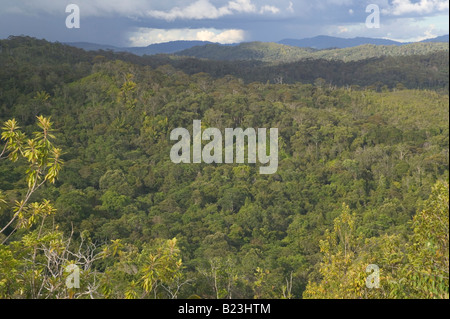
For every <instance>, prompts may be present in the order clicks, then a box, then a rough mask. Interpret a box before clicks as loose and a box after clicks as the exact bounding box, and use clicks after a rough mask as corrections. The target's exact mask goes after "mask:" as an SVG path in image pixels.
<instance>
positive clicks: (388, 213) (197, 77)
mask: <svg viewBox="0 0 450 319" xmlns="http://www.w3.org/2000/svg"><path fill="white" fill-rule="evenodd" d="M158 61H159V62H158ZM162 62H164V63H162ZM166 62H167V63H166ZM220 63H222V64H220ZM243 63H244V62H243ZM248 63H250V62H248ZM302 63H303V64H302ZM352 63H353V64H352ZM352 63H350V64H346V63H344V62H337V61H335V62H332V61H325V60H317V61H316V60H314V61H313V60H311V61H306V62H297V64H286V65H281V66H273V65H266V64H263V63H256V64H254V65H253V67H250V64H248V68H249V69H250V68H253V70H254V71H253V72H254V73H249V74H246V76H244V75H243V74H242V73H239V74H238V73H237V72H238V71H237V70H235V71H236V73H235V74H234V76H233V75H230V74H233V72H228V70H233V69H232V66H231V64H227V63H224V62H211V61H206V62H205V61H199V60H194V59H179V58H170V57H167V56H160V57H143V58H140V57H136V56H132V55H128V54H114V53H112V52H85V51H83V50H80V49H75V48H71V47H68V46H64V45H61V44H51V43H48V42H46V41H40V40H35V39H30V38H11V39H10V40H3V41H0V127H1V132H2V135H1V140H0V243H1V244H0V297H1V298H250V299H252V298H257V299H260V298H448V297H449V288H448V287H449V286H448V266H449V265H448V260H449V259H448V254H449V252H448V240H449V238H448V237H449V232H448V218H449V217H448V216H449V215H448V214H449V213H448V178H449V175H448V164H449V118H448V116H449V107H448V103H449V96H448V51H446V52H441V53H433V54H429V55H413V56H408V57H389V58H381V59H373V60H363V61H358V62H352ZM168 64H170V65H168ZM242 65H245V64H242ZM320 65H322V66H323V71H322V70H321V69H318V68H315V67H317V66H320ZM307 66H309V67H310V68H311V69H312V68H313V66H315V67H314V68H315V69H313V70H311V72H310V69H303V68H306V67H307ZM235 67H236V66H235ZM296 67H298V69H296ZM189 68H191V69H190V71H189V70H188V69H189ZM220 68H222V70H220ZM273 68H276V69H273ZM193 70H197V71H198V72H201V73H196V74H195V72H193ZM300 70H302V71H300ZM344 70H348V71H344ZM209 71H212V72H211V74H208V73H207V72H209ZM241 72H242V70H241ZM327 74H329V75H328V76H327ZM240 75H242V77H244V79H245V80H244V79H242V78H241V77H240ZM370 75H375V76H374V77H370ZM274 79H275V80H274ZM283 79H284V80H283ZM338 79H341V80H340V81H339V80H338ZM274 82H275V83H277V84H275V83H274ZM282 83H283V84H282ZM12 119H14V120H12ZM194 120H202V125H203V128H207V127H214V128H218V129H220V130H221V131H223V130H224V129H225V128H236V127H241V128H244V129H245V128H262V127H265V128H278V129H279V154H280V157H279V168H278V172H277V173H276V174H274V175H260V174H259V170H258V167H257V166H256V165H255V164H212V165H207V164H174V163H172V162H171V160H170V157H169V156H170V150H171V147H172V146H173V144H174V142H173V141H171V140H170V132H171V131H172V130H173V129H175V128H177V127H184V128H187V129H188V130H192V123H193V121H194ZM71 264H76V265H77V266H79V267H80V269H81V287H80V288H78V289H75V288H71V289H68V288H67V287H66V285H65V280H66V277H65V273H64V269H65V267H67V266H68V265H71ZM369 264H375V265H377V266H379V268H380V269H381V275H380V288H379V289H369V288H367V287H366V278H367V276H368V273H366V267H367V266H368V265H369Z"/></svg>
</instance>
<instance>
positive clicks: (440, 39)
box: [422, 34, 449, 42]
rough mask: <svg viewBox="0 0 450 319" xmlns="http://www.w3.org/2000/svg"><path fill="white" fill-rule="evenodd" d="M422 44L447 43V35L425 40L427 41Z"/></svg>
mask: <svg viewBox="0 0 450 319" xmlns="http://www.w3.org/2000/svg"><path fill="white" fill-rule="evenodd" d="M422 42H449V41H448V34H447V35H442V36H440V37H437V38H433V39H427V40H424V41H422Z"/></svg>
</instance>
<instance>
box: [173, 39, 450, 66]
mask: <svg viewBox="0 0 450 319" xmlns="http://www.w3.org/2000/svg"><path fill="white" fill-rule="evenodd" d="M448 50H449V47H448V43H432V42H430V43H412V44H407V45H402V46H393V45H373V44H366V45H361V46H358V47H352V48H344V49H333V50H315V49H311V48H299V47H294V46H287V45H283V44H277V43H263V42H250V43H242V44H239V45H237V46H228V47H224V46H221V45H219V44H208V45H205V46H196V47H193V48H190V49H187V50H184V51H181V52H177V53H176V55H178V56H185V57H194V58H199V59H209V60H219V61H237V60H241V61H249V60H256V61H262V62H271V63H288V62H294V61H299V60H304V59H325V60H340V61H344V62H348V61H359V60H364V59H369V58H378V57H384V56H406V55H421V54H429V53H433V52H438V51H448Z"/></svg>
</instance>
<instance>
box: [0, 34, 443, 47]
mask: <svg viewBox="0 0 450 319" xmlns="http://www.w3.org/2000/svg"><path fill="white" fill-rule="evenodd" d="M445 36H449V34H443V35H439V36H436V37H431V38H427V39H423V40H421V41H403V42H402V41H396V40H391V39H387V38H371V37H359V36H358V37H352V38H344V37H334V36H329V35H317V36H314V37H310V38H301V39H294V38H285V39H281V40H279V41H259V40H255V41H243V42H235V43H226V44H224V43H220V42H211V41H201V40H173V41H167V42H158V43H152V44H149V45H147V46H115V45H112V44H109V43H97V42H95V43H94V42H87V41H74V42H61V41H58V40H56V41H51V40H48V39H46V38H38V37H33V36H31V35H26V34H20V35H9V36H7V37H0V40H6V39H8V38H9V37H32V38H36V39H38V40H44V41H48V42H50V43H62V44H67V45H71V44H91V45H98V46H109V47H115V48H117V49H127V48H130V49H131V48H146V47H150V46H153V45H160V44H170V43H177V42H186V43H189V42H203V43H205V44H218V45H240V44H245V43H275V44H280V45H286V46H290V45H287V44H283V43H281V42H283V41H288V40H292V41H304V40H313V39H316V38H320V37H328V38H334V39H340V40H355V39H370V40H386V41H392V42H396V43H399V44H405V45H406V44H413V43H420V42H424V41H427V40H433V39H437V38H440V37H445ZM393 45H395V44H393ZM304 48H310V47H304ZM330 48H333V47H329V48H328V49H330Z"/></svg>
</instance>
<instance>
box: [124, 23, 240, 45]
mask: <svg viewBox="0 0 450 319" xmlns="http://www.w3.org/2000/svg"><path fill="white" fill-rule="evenodd" d="M245 37H246V34H245V31H243V30H238V29H229V30H218V29H214V28H209V29H206V28H203V29H168V30H166V29H149V28H139V29H138V30H137V31H135V32H133V33H132V34H130V37H129V40H130V45H131V46H136V47H143V46H148V45H150V44H155V43H164V42H170V41H177V40H186V41H209V42H217V43H222V44H230V43H237V42H242V41H244V40H245Z"/></svg>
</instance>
